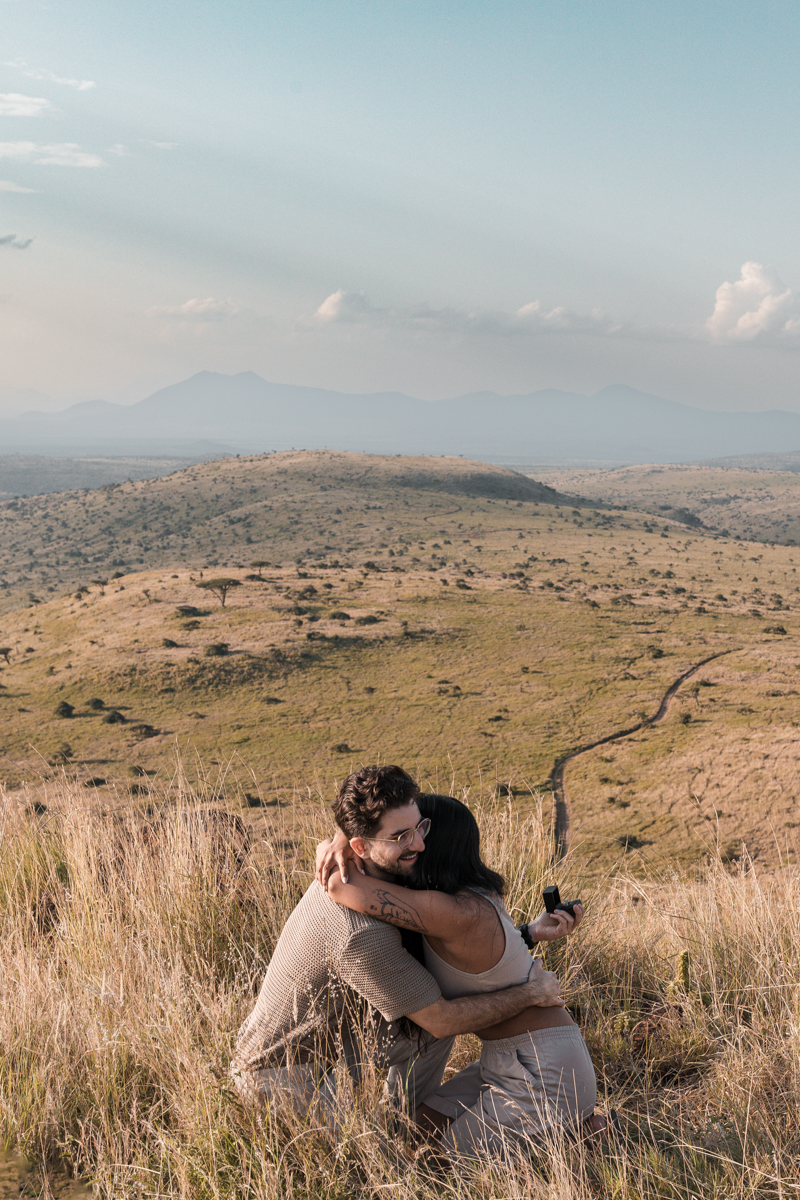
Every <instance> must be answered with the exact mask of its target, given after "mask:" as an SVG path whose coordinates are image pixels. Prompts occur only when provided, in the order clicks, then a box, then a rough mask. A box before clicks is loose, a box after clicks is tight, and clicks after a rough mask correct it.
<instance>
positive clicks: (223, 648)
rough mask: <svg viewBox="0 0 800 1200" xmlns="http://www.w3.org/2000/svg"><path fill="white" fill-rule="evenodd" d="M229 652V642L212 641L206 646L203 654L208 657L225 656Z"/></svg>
mask: <svg viewBox="0 0 800 1200" xmlns="http://www.w3.org/2000/svg"><path fill="white" fill-rule="evenodd" d="M228 652H229V646H228V643H227V642H211V643H210V645H208V646H206V648H205V650H204V651H203V654H204V655H205V657H206V658H224V656H225V655H226V654H227V653H228Z"/></svg>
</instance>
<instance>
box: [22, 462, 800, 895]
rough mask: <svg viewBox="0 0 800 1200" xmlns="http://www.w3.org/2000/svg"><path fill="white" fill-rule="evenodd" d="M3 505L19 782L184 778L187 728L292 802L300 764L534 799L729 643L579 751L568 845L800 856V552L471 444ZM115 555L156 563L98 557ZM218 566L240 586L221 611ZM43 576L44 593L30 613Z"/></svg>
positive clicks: (240, 774)
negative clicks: (540, 483) (395, 774)
mask: <svg viewBox="0 0 800 1200" xmlns="http://www.w3.org/2000/svg"><path fill="white" fill-rule="evenodd" d="M421 476H422V478H421ZM560 499H561V500H562V502H561V503H555V502H554V501H558V500H560ZM0 515H2V516H3V518H4V519H5V521H6V529H9V530H11V531H12V532H13V536H12V537H11V538H9V537H6V536H4V540H3V543H2V544H3V546H4V548H5V554H6V565H5V567H4V570H5V572H6V578H7V580H8V581H9V583H10V586H9V589H8V596H9V599H8V604H9V608H8V610H7V611H6V613H5V615H4V616H3V618H2V623H1V624H0V647H5V648H7V649H8V650H9V655H8V663H7V665H6V664H5V662H0V666H2V670H1V671H0V706H2V707H1V709H0V711H2V712H3V714H4V716H5V721H4V724H3V734H2V739H1V741H0V750H1V751H2V754H1V755H0V773H2V777H3V778H4V779H5V781H6V783H7V785H8V786H10V787H13V788H16V787H19V786H21V785H23V784H24V785H25V786H26V788H27V789H28V791H29V793H30V797H31V802H33V798H34V793H35V790H36V788H37V787H38V786H39V783H40V781H41V780H42V779H47V778H48V777H49V778H52V777H54V776H56V775H60V774H61V773H63V772H66V774H67V775H68V776H70V777H72V776H74V777H75V778H76V779H78V780H79V781H81V782H82V784H83V785H86V789H85V790H86V794H87V796H89V795H97V796H99V797H101V798H102V803H103V804H106V805H107V804H109V803H113V802H114V798H115V796H117V797H118V796H120V795H121V794H124V793H125V792H126V788H125V787H124V786H123V785H122V784H121V782H120V781H123V780H125V779H127V780H129V781H130V782H131V783H132V784H133V785H134V787H140V786H141V779H142V773H143V772H145V773H147V774H148V775H152V774H153V773H157V774H158V776H159V777H160V778H165V777H168V776H169V773H170V772H171V771H172V764H173V761H174V753H175V748H176V746H178V747H180V748H182V749H183V750H184V752H186V753H187V761H188V763H189V766H188V769H189V771H190V773H191V772H194V775H195V777H196V776H197V775H198V774H199V766H198V767H197V768H195V767H192V765H191V764H192V762H193V759H192V755H193V754H194V753H195V752H196V753H197V754H198V755H199V756H200V758H201V759H202V760H203V761H204V762H205V763H206V764H207V766H208V768H209V769H212V770H220V771H223V772H227V777H228V783H227V784H226V787H227V789H228V791H229V792H230V794H231V796H233V795H234V794H238V795H240V796H241V797H242V803H247V802H246V801H245V800H244V798H243V796H244V793H245V792H246V793H248V794H249V796H250V797H251V799H250V801H249V803H251V804H256V805H257V804H258V803H262V804H266V803H272V802H274V801H275V800H277V799H281V800H285V799H288V798H289V797H291V796H292V795H294V791H293V789H294V786H295V782H296V780H297V779H298V778H302V779H303V780H305V781H306V784H307V785H308V786H311V787H315V786H318V787H319V788H320V789H321V790H322V791H323V793H324V794H326V795H329V794H330V790H331V787H332V785H333V783H334V781H335V780H336V779H340V778H342V776H343V775H345V774H346V773H347V772H348V771H349V770H350V769H351V767H352V766H354V765H357V764H359V763H363V762H372V761H375V760H378V759H382V760H384V761H386V760H389V761H399V762H401V763H404V764H405V765H407V766H409V767H410V768H412V769H413V770H415V771H417V772H418V773H419V775H420V778H421V779H422V780H423V781H424V782H425V783H426V784H429V785H431V786H435V787H443V786H447V785H449V784H450V782H451V780H452V781H454V782H455V784H457V785H464V786H470V787H473V788H475V787H479V786H484V787H487V786H490V785H491V786H492V787H498V786H502V787H503V788H504V789H506V790H509V789H510V790H511V791H512V793H513V794H514V795H515V796H516V797H517V802H518V803H519V804H522V805H524V804H525V803H526V802H527V801H526V797H529V796H530V791H531V789H533V788H535V787H537V786H543V787H547V786H548V783H549V779H550V776H551V772H552V771H553V768H554V766H555V764H556V763H557V762H558V761H559V760H560V759H562V758H563V757H564V756H565V755H566V754H568V753H570V752H571V751H573V750H575V749H576V748H581V747H584V746H587V745H589V744H591V743H593V742H596V741H597V740H599V739H601V738H605V737H608V736H609V735H612V734H614V733H615V732H617V731H620V730H625V729H631V727H632V726H635V725H637V724H639V723H641V721H642V720H643V719H644V718H647V717H650V716H653V715H654V714H655V713H656V711H657V710H658V708H659V704H660V703H661V701H662V699H663V697H664V696H665V693H666V692H667V690H668V689H669V688H670V687H671V685H672V684H673V683H674V682H675V680H677V679H678V678H679V677H680V676H681V675H683V674H684V673H685V672H686V671H687V670H688V669H690V668H691V667H692V666H694V665H696V664H698V663H700V662H702V661H704V660H707V659H712V658H713V661H710V662H708V663H707V665H706V666H705V667H703V668H702V669H700V670H699V671H698V672H696V673H695V675H693V676H692V677H691V678H690V679H687V681H686V683H685V684H683V685H682V686H681V687H680V688H679V689H678V691H677V693H676V695H675V697H674V699H673V700H672V702H671V703H670V705H669V706H668V707H667V708H666V711H665V715H664V719H663V720H662V721H660V723H658V724H656V725H652V726H649V725H645V726H644V727H642V728H640V729H638V730H636V731H635V732H633V733H631V734H630V735H629V736H627V737H624V738H621V739H620V740H617V741H613V742H610V743H608V744H607V745H604V746H600V747H598V748H597V749H595V750H592V751H590V752H588V753H585V754H582V755H581V756H580V757H578V758H575V759H573V760H572V761H571V762H570V763H569V764H568V765H567V767H566V771H565V784H566V792H567V803H568V810H569V835H570V839H571V842H572V844H573V846H579V847H581V853H582V855H583V861H584V862H585V864H586V867H585V869H586V870H587V871H590V870H591V871H595V870H597V869H599V868H600V867H601V866H602V865H604V864H609V863H610V862H613V861H616V860H617V859H619V858H620V857H622V856H623V855H624V856H626V857H627V861H628V862H629V864H630V866H631V867H632V868H635V869H637V870H639V871H642V870H646V869H647V868H648V865H649V864H652V862H653V861H654V860H655V861H663V859H664V857H665V856H667V857H674V858H677V859H679V860H680V861H682V862H683V863H686V864H688V863H693V862H696V861H698V859H702V858H704V856H706V855H707V854H708V852H709V850H710V848H712V847H713V846H714V844H715V843H717V842H718V843H719V844H720V846H721V848H722V850H723V852H724V853H725V854H726V855H727V856H728V857H734V856H736V855H737V854H738V852H739V848H740V843H741V839H742V838H745V839H746V840H747V843H748V846H749V847H750V850H751V853H752V854H754V855H755V856H756V857H757V858H759V859H761V860H763V861H770V862H771V861H775V860H776V859H777V858H779V857H781V856H783V855H788V856H789V857H790V858H791V856H792V855H793V854H794V852H795V848H796V840H797V832H796V831H797V828H798V818H797V815H796V808H795V800H794V780H795V777H796V769H797V762H796V760H797V745H798V740H797V721H798V704H797V692H798V667H800V649H799V648H798V642H797V636H798V632H800V622H799V621H798V598H799V597H800V589H799V588H798V582H797V567H796V565H795V563H796V561H797V560H798V559H799V558H800V552H797V551H795V550H793V549H792V548H791V547H785V546H766V545H759V546H756V545H753V544H752V543H743V542H736V541H734V540H732V539H725V538H715V537H713V536H711V535H709V534H708V533H704V532H703V531H695V530H689V529H687V528H686V526H684V525H682V524H681V523H679V522H678V521H675V520H663V519H658V520H655V519H654V518H653V517H652V516H651V515H649V514H647V513H637V512H634V511H631V510H628V511H624V512H623V511H607V510H601V509H592V508H587V507H584V506H582V505H581V506H573V505H572V504H571V503H566V502H564V501H563V499H562V498H561V497H559V496H558V495H557V494H553V493H550V492H547V491H543V490H541V489H539V488H538V487H537V485H536V484H534V483H533V482H532V481H525V480H521V479H520V477H519V476H515V475H513V473H510V472H502V471H499V470H497V469H496V468H490V467H485V466H483V465H481V464H474V463H467V462H464V461H463V460H432V459H424V460H417V461H414V460H410V461H409V460H406V459H399V458H394V459H392V458H374V457H367V456H357V455H332V454H325V453H324V452H320V453H319V454H297V455H293V454H286V455H272V456H268V457H264V458H258V459H250V460H244V459H240V460H235V459H234V460H225V461H223V462H219V463H212V464H206V465H203V466H197V467H194V468H191V469H190V470H188V471H186V472H179V473H178V474H176V475H173V476H170V477H168V478H166V479H163V480H159V481H156V482H154V483H151V484H147V485H139V484H131V485H124V486H123V487H121V488H115V489H112V490H110V491H106V490H103V491H101V492H96V493H87V494H86V495H83V494H75V493H68V494H65V495H62V496H51V497H40V498H37V499H36V500H35V501H28V502H26V503H25V504H24V505H20V506H19V507H17V508H11V509H9V508H8V507H7V506H6V507H5V508H4V509H3V510H2V514H0ZM59 521H61V522H63V523H64V524H63V527H62V526H59V524H58V522H59ZM48 527H49V528H51V529H52V530H53V534H52V536H51V535H49V534H47V529H48ZM57 528H59V529H62V528H63V530H64V532H63V533H59V535H58V537H57V538H56V532H55V531H56V529H57ZM45 535H46V536H47V537H50V539H51V540H50V541H49V542H48V548H47V556H46V557H44V556H43V549H42V548H41V547H40V548H38V549H36V550H35V553H34V559H35V564H36V565H35V566H34V567H32V568H31V567H28V566H25V568H24V571H25V573H26V574H28V572H34V573H37V574H36V579H35V580H34V578H33V576H32V575H28V578H27V579H25V580H21V579H20V578H19V577H14V576H13V572H14V570H18V569H19V568H18V567H15V566H14V563H15V562H17V561H18V559H19V556H20V555H21V552H22V549H23V546H26V545H27V539H28V538H33V539H34V540H35V538H36V537H40V538H42V537H44V536H45ZM248 539H249V540H248ZM12 543H14V544H13V545H12ZM78 546H82V547H83V551H84V552H85V555H84V558H85V560H86V561H84V559H77V558H75V557H74V554H73V553H72V551H73V550H74V548H76V547H78ZM123 547H124V548H125V551H126V558H127V560H131V559H132V558H134V557H136V559H137V562H136V564H135V565H136V566H137V567H138V566H139V563H138V559H139V558H142V559H143V560H144V559H146V560H148V561H147V562H144V563H143V564H142V565H143V567H145V568H147V569H142V570H136V571H132V570H130V566H131V563H130V561H128V563H127V565H126V566H124V567H123V566H122V565H119V566H117V567H116V569H115V571H114V572H110V571H109V570H108V568H109V567H110V566H112V565H113V564H114V561H115V560H114V559H113V558H112V559H111V561H109V555H112V554H113V553H114V552H115V549H114V548H118V551H119V555H120V557H119V559H117V560H116V561H118V562H119V563H120V564H121V562H122V548H123ZM134 547H135V555H134V553H133V552H132V548H134ZM15 554H16V555H17V556H18V558H17V559H14V558H13V556H14V555H15ZM95 558H99V559H101V561H100V562H98V563H95V562H94V561H93V560H94V559H95ZM89 560H92V561H89ZM151 562H155V563H156V564H158V565H157V566H156V568H155V569H153V566H152V565H149V564H150V563H151ZM252 562H268V563H270V565H269V566H264V567H252V566H250V565H249V564H250V563H252ZM95 567H97V568H100V567H102V568H105V569H104V570H103V573H102V575H101V574H95ZM201 572H202V581H206V580H208V579H209V577H213V576H214V575H218V574H220V573H221V572H222V573H223V574H225V575H232V576H234V577H236V578H237V579H239V580H240V581H241V586H240V587H238V588H236V589H234V590H232V591H231V592H230V593H229V595H228V598H227V603H226V606H225V607H224V608H223V607H221V605H220V604H219V603H218V601H217V600H215V599H214V598H213V596H212V595H209V594H208V593H207V592H203V591H201V590H199V589H198V587H197V584H198V582H201ZM114 575H116V576H117V577H116V578H114V577H113V576H114ZM12 578H13V583H12ZM92 578H95V579H100V580H102V579H104V580H105V582H94V583H93V582H91V580H92ZM47 579H50V580H53V581H54V582H51V583H45V580H47ZM76 581H78V582H79V584H80V586H76ZM29 583H35V585H36V591H35V593H34V598H35V599H36V600H37V601H38V602H36V603H33V602H32V601H26V602H25V603H26V606H25V607H22V608H19V607H17V608H12V607H11V605H12V604H13V602H14V600H15V599H16V601H17V603H18V602H19V590H18V589H19V588H20V587H25V586H27V585H28V584H29ZM66 584H69V588H70V590H69V592H68V593H66V594H65V591H64V589H65V585H66ZM51 587H52V588H53V589H54V591H53V592H49V591H48V588H51ZM187 605H188V606H191V607H194V608H196V609H197V610H198V612H197V614H196V615H195V614H189V615H185V614H184V615H181V614H180V612H179V609H180V606H187ZM168 643H172V644H168ZM220 647H221V648H222V649H220ZM215 648H216V649H215ZM225 651H226V652H225ZM713 656H717V657H713ZM62 702H66V703H67V704H68V705H70V706H72V708H73V709H74V712H73V715H72V716H71V717H63V716H58V715H56V713H57V709H58V706H59V705H60V704H61V703H62ZM92 702H94V704H93V703H92ZM110 711H113V712H116V713H119V714H121V716H122V717H124V718H125V720H124V722H121V721H120V722H118V723H113V722H114V721H116V720H117V718H112V721H111V722H109V721H108V719H107V718H108V716H109V712H110ZM234 776H235V777H236V779H237V780H238V782H234ZM103 781H107V782H105V783H104V782H103ZM137 781H138V782H137ZM120 789H122V791H120ZM237 789H238V791H237ZM592 864H593V865H592Z"/></svg>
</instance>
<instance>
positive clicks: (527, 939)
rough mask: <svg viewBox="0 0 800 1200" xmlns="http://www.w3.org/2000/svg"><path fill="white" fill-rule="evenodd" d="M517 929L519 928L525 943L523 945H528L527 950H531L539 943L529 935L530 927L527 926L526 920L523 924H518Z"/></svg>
mask: <svg viewBox="0 0 800 1200" xmlns="http://www.w3.org/2000/svg"><path fill="white" fill-rule="evenodd" d="M517 929H518V930H519V932H520V934H521V936H522V940H523V942H524V943H525V945H526V946H527V947H528V949H529V950H533V948H534V946H538V945H539V943H538V942H537V941H536V939H535V938H532V937H531V933H530V929H529V928H528V922H527V921H526V922H525V924H524V925H518V926H517Z"/></svg>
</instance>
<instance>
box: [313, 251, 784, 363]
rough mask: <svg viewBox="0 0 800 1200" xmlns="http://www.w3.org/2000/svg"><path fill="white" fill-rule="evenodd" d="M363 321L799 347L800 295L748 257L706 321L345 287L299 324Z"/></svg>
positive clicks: (423, 329)
mask: <svg viewBox="0 0 800 1200" xmlns="http://www.w3.org/2000/svg"><path fill="white" fill-rule="evenodd" d="M336 325H365V326H370V327H372V328H385V329H390V328H391V329H405V330H407V331H411V332H412V333H415V334H425V333H430V334H434V335H435V334H439V335H440V336H444V337H447V336H450V337H453V338H459V337H468V336H473V337H476V336H477V337H500V338H519V337H528V338H532V337H536V336H540V335H542V334H552V335H573V336H575V335H577V336H584V337H599V338H620V339H628V340H631V341H646V342H709V341H710V342H716V343H719V344H727V345H735V344H743V343H744V344H747V343H752V342H756V341H758V342H759V343H769V344H772V345H776V346H778V345H782V346H787V347H789V346H791V347H795V348H797V347H800V295H794V294H793V293H792V290H791V288H789V287H787V286H786V284H785V283H783V282H782V280H781V279H780V278H779V276H778V275H777V273H776V272H775V271H774V270H772V268H770V267H765V266H764V265H763V264H761V263H757V262H747V263H745V264H744V265H743V266H742V270H741V278H740V279H738V280H736V282H734V283H723V284H721V285H720V287H719V288H718V289H717V294H716V304H715V307H714V312H713V314H712V315H711V316H710V317H709V318H708V320H707V321H705V322H704V323H703V324H685V325H677V324H667V323H662V324H655V323H654V324H652V325H646V324H643V323H639V322H634V321H628V320H620V319H619V318H615V317H612V316H609V315H608V314H606V313H603V312H600V311H599V310H598V309H594V310H592V311H591V312H588V313H587V312H576V311H575V310H573V309H570V308H566V307H564V306H563V305H559V306H556V307H554V308H548V307H547V306H545V305H543V304H542V303H541V301H539V300H534V301H531V302H530V303H529V304H524V305H523V306H522V307H521V308H518V309H517V310H516V312H504V311H498V310H492V309H478V310H476V311H471V312H470V311H465V310H463V309H457V308H433V307H431V306H430V305H427V304H419V305H414V306H380V305H377V304H373V302H372V301H371V300H370V299H369V298H368V297H367V296H365V295H364V293H363V292H347V291H345V290H344V289H343V288H339V289H338V290H337V291H335V292H332V293H331V294H330V295H329V296H327V297H326V299H325V300H323V302H322V304H320V306H319V308H318V309H317V310H316V312H315V313H314V316H313V318H312V319H311V321H309V320H308V319H307V318H305V319H303V320H301V322H300V327H301V328H302V327H305V328H315V327H316V328H319V327H320V326H336Z"/></svg>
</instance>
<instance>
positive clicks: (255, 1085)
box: [230, 1023, 478, 1132]
mask: <svg viewBox="0 0 800 1200" xmlns="http://www.w3.org/2000/svg"><path fill="white" fill-rule="evenodd" d="M454 1041H455V1038H451V1037H450V1038H435V1037H432V1036H430V1035H429V1034H424V1033H421V1034H420V1036H418V1037H408V1036H406V1035H405V1034H401V1033H400V1032H399V1031H398V1030H397V1028H396V1023H395V1025H391V1026H386V1025H384V1031H383V1036H382V1038H381V1040H380V1051H379V1052H378V1053H376V1055H375V1061H376V1062H377V1063H378V1065H379V1066H383V1067H388V1068H389V1074H388V1078H387V1080H386V1086H385V1089H384V1100H385V1101H386V1102H387V1103H391V1104H392V1105H394V1106H396V1107H397V1108H399V1109H404V1110H405V1111H407V1112H408V1113H409V1114H410V1113H413V1111H414V1109H415V1108H416V1107H417V1106H418V1105H419V1104H421V1103H422V1101H423V1100H424V1099H425V1098H426V1097H427V1095H428V1094H429V1093H430V1092H435V1091H436V1089H437V1088H439V1087H440V1086H441V1082H442V1076H443V1074H444V1069H445V1067H446V1066H447V1060H448V1058H449V1057H450V1051H451V1050H452V1048H453V1042H454ZM361 1050H362V1052H361V1053H360V1054H355V1052H354V1050H353V1047H352V1045H350V1046H348V1047H346V1048H345V1052H344V1054H343V1061H344V1063H345V1064H346V1067H347V1070H348V1073H349V1074H350V1076H351V1077H352V1078H353V1079H355V1080H358V1079H359V1078H360V1075H361V1070H362V1067H363V1065H364V1063H363V1058H364V1053H363V1047H362V1048H361ZM230 1077H231V1079H232V1080H233V1084H234V1086H235V1088H236V1090H237V1092H238V1093H239V1095H240V1096H241V1098H242V1099H243V1100H244V1101H245V1102H246V1103H248V1104H254V1103H256V1104H258V1103H262V1104H263V1103H264V1102H266V1101H268V1102H269V1103H270V1104H284V1105H288V1106H289V1107H290V1108H292V1109H293V1110H294V1111H295V1112H296V1113H298V1114H299V1115H301V1116H305V1115H306V1113H309V1112H311V1111H312V1110H313V1111H315V1112H316V1113H317V1115H318V1117H319V1119H320V1120H321V1121H323V1122H324V1123H325V1124H326V1125H328V1127H329V1128H330V1129H331V1130H332V1131H334V1132H336V1130H337V1128H338V1125H339V1122H340V1120H341V1116H342V1111H341V1102H340V1101H339V1099H338V1096H337V1087H336V1071H335V1069H334V1068H333V1066H332V1065H331V1064H324V1063H298V1064H297V1065H295V1066H291V1067H267V1068H264V1069H262V1070H257V1071H246V1070H243V1069H241V1068H239V1067H237V1065H236V1063H233V1064H232V1065H231V1070H230ZM477 1094H478V1093H477V1090H476V1092H475V1097H473V1099H475V1098H477Z"/></svg>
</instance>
